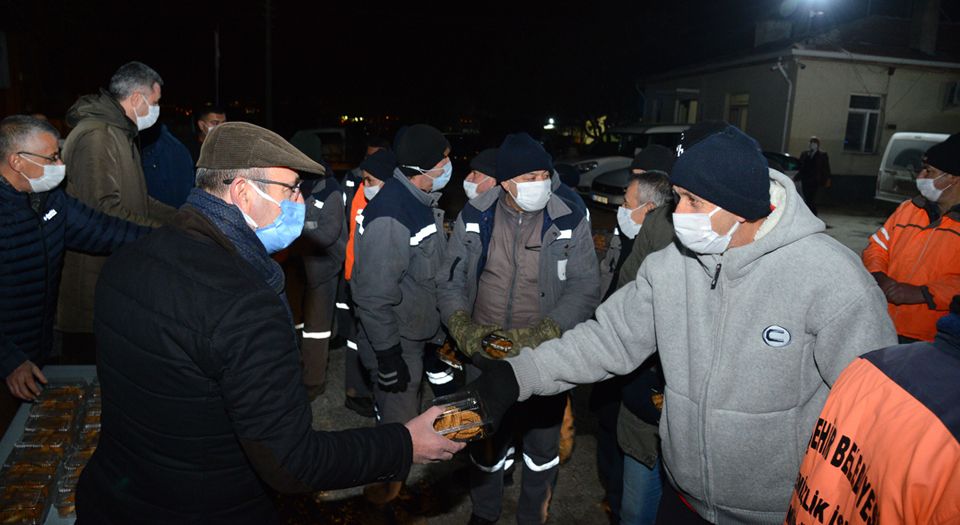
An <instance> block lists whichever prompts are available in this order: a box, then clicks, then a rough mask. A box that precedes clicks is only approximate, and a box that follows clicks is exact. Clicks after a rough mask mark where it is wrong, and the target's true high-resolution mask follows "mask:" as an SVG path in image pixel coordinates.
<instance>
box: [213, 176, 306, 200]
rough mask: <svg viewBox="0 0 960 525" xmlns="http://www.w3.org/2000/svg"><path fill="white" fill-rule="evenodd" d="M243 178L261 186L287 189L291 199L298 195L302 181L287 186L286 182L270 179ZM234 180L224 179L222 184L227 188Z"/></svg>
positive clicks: (298, 180) (298, 179)
mask: <svg viewBox="0 0 960 525" xmlns="http://www.w3.org/2000/svg"><path fill="white" fill-rule="evenodd" d="M243 178H244V179H247V180H250V181H255V182H261V183H263V184H276V185H277V186H283V187H284V188H286V189H287V191H289V192H290V196H291V197H292V196H294V195H297V194H298V193H300V185H301V184H303V181H302V180H300V178H297V181H296V182H294V183H293V184H287V183H286V182H280V181H275V180H270V179H254V178H249V177H243ZM235 180H236V179H224V181H223V183H224V184H226V185H228V186H229V185H230V184H233V181H235Z"/></svg>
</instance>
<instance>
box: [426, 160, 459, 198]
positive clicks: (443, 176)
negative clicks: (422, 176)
mask: <svg viewBox="0 0 960 525" xmlns="http://www.w3.org/2000/svg"><path fill="white" fill-rule="evenodd" d="M442 169H443V172H441V173H440V176H439V177H437V178H433V177H430V175H427V176H428V177H430V180H432V181H433V187H432V188H431V190H430V191H440V190H442V189H443V187H444V186H446V185H447V183H448V182H450V176H451V175H453V163H452V162H449V161H447V163H446V164H444V166H443V168H442Z"/></svg>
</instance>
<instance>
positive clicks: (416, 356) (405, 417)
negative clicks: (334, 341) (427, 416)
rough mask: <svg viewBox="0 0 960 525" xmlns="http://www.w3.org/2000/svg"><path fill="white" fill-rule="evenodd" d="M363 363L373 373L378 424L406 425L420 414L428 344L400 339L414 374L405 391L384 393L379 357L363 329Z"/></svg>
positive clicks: (406, 361)
mask: <svg viewBox="0 0 960 525" xmlns="http://www.w3.org/2000/svg"><path fill="white" fill-rule="evenodd" d="M357 343H358V345H359V347H360V360H361V362H362V363H363V366H364V367H365V368H366V369H367V370H369V374H370V381H371V384H372V385H373V399H374V401H376V404H377V424H381V425H382V424H386V423H406V422H407V421H410V420H411V419H413V418H415V417H417V416H418V415H419V414H420V378H421V377H423V348H424V345H425V344H426V342H425V341H409V340H407V339H403V338H400V347H401V349H402V350H403V354H402V355H403V362H404V363H406V365H407V370H408V371H409V372H410V382H409V383H408V384H407V388H406V390H404V391H402V392H384V391H383V390H380V388H379V386H378V383H377V355H376V352H374V350H373V346H371V345H370V341H369V340H367V337H366V334H365V333H364V331H363V325H361V326H360V337H359V341H357Z"/></svg>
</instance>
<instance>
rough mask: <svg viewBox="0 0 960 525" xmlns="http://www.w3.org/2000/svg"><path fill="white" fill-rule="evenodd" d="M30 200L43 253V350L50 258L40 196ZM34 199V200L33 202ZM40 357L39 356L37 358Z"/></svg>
mask: <svg viewBox="0 0 960 525" xmlns="http://www.w3.org/2000/svg"><path fill="white" fill-rule="evenodd" d="M27 198H28V199H29V200H30V209H31V210H33V213H34V215H36V216H37V230H38V233H39V234H40V249H41V250H42V251H43V302H42V303H41V305H42V306H41V308H40V312H41V313H40V341H39V342H40V345H41V346H40V348H43V332H44V330H43V328H44V326H46V320H47V313H48V312H47V295H48V294H49V293H50V256H49V254H47V235H46V233H45V232H44V229H43V215H41V213H40V212H41V211H42V207H41V206H40V204H41V203H40V196H39V195H37V194H35V193H31V194H30V196H29V197H27ZM34 199H36V200H34ZM34 204H36V205H37V206H36V208H35V207H34ZM37 357H38V358H39V357H40V356H39V355H38V356H37Z"/></svg>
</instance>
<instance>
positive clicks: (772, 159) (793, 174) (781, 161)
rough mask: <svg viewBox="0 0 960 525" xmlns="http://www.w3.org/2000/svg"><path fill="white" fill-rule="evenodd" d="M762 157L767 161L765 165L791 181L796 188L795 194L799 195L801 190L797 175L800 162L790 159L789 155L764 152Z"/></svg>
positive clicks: (794, 158) (793, 158)
mask: <svg viewBox="0 0 960 525" xmlns="http://www.w3.org/2000/svg"><path fill="white" fill-rule="evenodd" d="M763 156H764V157H766V159H767V165H768V166H770V167H771V168H773V169H775V170H777V171H779V172H780V173H783V174H784V175H786V176H787V177H790V179H791V180H792V181H793V183H794V184H795V185H796V187H797V193H800V194H801V195H802V194H803V193H802V190H803V188H802V187H801V184H802V183H801V182H800V179H799V178H798V177H797V174H798V172H799V170H800V160H799V159H797V158H796V157H791V156H790V154H789V153H777V152H775V151H764V152H763Z"/></svg>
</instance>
